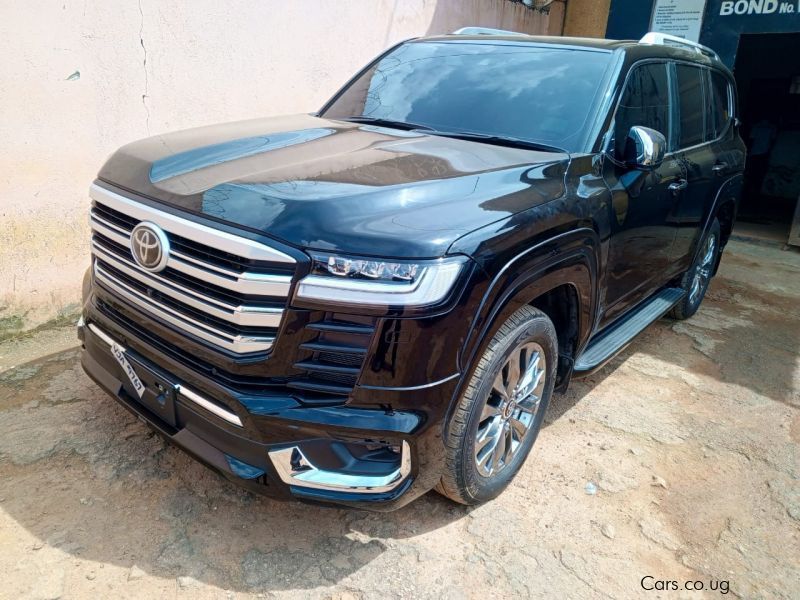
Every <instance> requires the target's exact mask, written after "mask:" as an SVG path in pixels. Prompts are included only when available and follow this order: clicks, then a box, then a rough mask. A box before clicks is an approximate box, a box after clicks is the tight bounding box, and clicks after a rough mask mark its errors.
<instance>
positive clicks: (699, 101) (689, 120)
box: [676, 64, 705, 148]
mask: <svg viewBox="0 0 800 600" xmlns="http://www.w3.org/2000/svg"><path fill="white" fill-rule="evenodd" d="M676 69H677V74H678V96H679V98H680V115H681V118H680V132H681V133H680V143H679V146H680V147H681V148H688V147H689V146H694V145H696V144H701V143H703V140H704V131H703V128H704V127H705V125H704V121H703V116H704V113H705V106H704V104H703V71H702V69H699V68H697V67H692V66H689V65H681V64H678V65H676Z"/></svg>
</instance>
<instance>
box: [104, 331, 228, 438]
mask: <svg viewBox="0 0 800 600" xmlns="http://www.w3.org/2000/svg"><path fill="white" fill-rule="evenodd" d="M88 327H89V329H91V331H92V333H94V334H95V335H96V336H97V337H98V338H100V339H101V340H103V342H104V343H105V344H107V345H108V346H112V345H113V344H115V343H116V342H115V341H114V340H113V339H112V338H111V336H109V335H108V334H107V333H106V332H105V331H103V330H102V329H100V328H99V327H98V326H97V325H95V324H94V323H89V324H88ZM118 345H119V344H118ZM123 351H124V348H123ZM175 392H176V393H177V394H178V395H179V396H180V397H181V398H186V399H187V400H189V401H191V402H193V403H194V404H197V405H198V406H201V407H202V408H204V409H206V410H207V411H208V412H210V413H213V414H215V415H217V416H218V417H219V418H220V419H223V420H225V421H227V422H228V423H231V424H233V425H236V426H237V427H241V426H242V421H241V419H239V417H238V416H237V415H235V414H234V413H232V412H230V411H227V410H225V409H224V408H222V407H220V406H217V405H216V404H214V403H213V402H211V401H210V400H206V399H205V398H203V397H202V396H201V395H200V394H198V393H197V392H194V391H192V390H190V389H189V388H187V387H186V386H184V385H181V384H177V385H176V386H175Z"/></svg>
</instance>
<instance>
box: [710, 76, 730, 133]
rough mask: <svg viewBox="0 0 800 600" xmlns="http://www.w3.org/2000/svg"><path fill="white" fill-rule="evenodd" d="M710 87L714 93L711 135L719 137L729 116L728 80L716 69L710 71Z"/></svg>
mask: <svg viewBox="0 0 800 600" xmlns="http://www.w3.org/2000/svg"><path fill="white" fill-rule="evenodd" d="M711 89H712V92H713V94H714V96H713V97H714V127H713V136H714V137H715V138H716V137H719V136H720V135H721V134H722V131H723V130H724V129H725V126H726V125H727V124H728V121H729V120H730V118H731V109H730V98H729V96H728V80H727V79H726V78H725V76H724V75H722V74H721V73H718V72H717V71H711Z"/></svg>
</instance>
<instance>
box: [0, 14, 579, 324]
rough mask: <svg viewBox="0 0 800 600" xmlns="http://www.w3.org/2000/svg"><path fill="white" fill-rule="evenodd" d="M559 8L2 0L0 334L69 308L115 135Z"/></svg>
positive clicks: (317, 94)
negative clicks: (424, 42)
mask: <svg viewBox="0 0 800 600" xmlns="http://www.w3.org/2000/svg"><path fill="white" fill-rule="evenodd" d="M562 21H563V5H562V4H561V3H560V2H559V3H556V4H555V5H553V6H552V7H551V8H550V9H549V14H543V13H542V12H540V11H537V10H531V9H528V8H525V7H523V6H522V5H520V4H515V3H511V2H508V1H507V0H438V1H436V0H338V1H336V2H330V1H327V2H326V1H323V0H306V1H304V2H296V1H289V2H287V1H285V0H260V1H259V2H253V1H252V0H242V1H238V2H224V3H223V2H217V1H214V0H192V1H191V2H190V1H188V0H186V1H185V2H165V1H163V0H162V1H158V0H139V2H138V3H137V2H135V1H132V0H129V1H122V0H105V1H103V2H84V1H81V2H74V1H71V0H61V1H58V2H55V1H49V2H48V1H43V0H39V1H36V0H29V1H27V2H18V1H16V0H0V56H2V57H3V59H2V63H3V66H2V77H0V140H2V142H0V173H2V175H1V176H0V197H1V198H2V200H1V201H0V339H1V338H2V337H4V336H8V335H10V334H12V333H13V332H15V331H18V330H21V329H25V328H29V327H31V326H34V325H37V324H39V323H42V322H43V321H45V320H47V319H51V318H53V317H55V316H57V315H58V314H65V313H74V312H75V309H76V308H77V304H76V303H77V302H78V296H79V285H80V280H81V276H82V273H83V271H84V269H85V268H86V267H87V266H88V263H89V254H88V226H87V210H88V204H89V203H88V197H87V193H86V192H87V188H88V186H89V183H90V182H91V181H92V180H93V178H94V176H95V174H96V172H97V169H98V168H99V167H100V165H101V164H102V162H103V161H104V159H105V158H106V156H108V154H109V153H111V152H112V151H113V150H114V149H115V148H117V147H118V146H120V145H122V144H123V143H126V142H129V141H131V140H134V139H137V138H141V137H145V136H148V135H152V134H157V133H159V132H164V131H168V130H175V129H182V128H187V127H193V126H197V125H203V124H209V123H214V122H219V121H230V120H236V119H244V118H250V117H256V116H261V115H276V114H282V113H298V112H309V111H313V110H316V109H317V108H319V107H320V105H321V104H322V103H323V102H324V101H325V100H326V99H327V98H328V97H329V96H330V95H331V94H332V93H333V92H334V91H335V90H336V89H337V88H338V87H339V86H340V85H341V84H342V83H344V82H345V81H346V80H347V79H348V77H349V76H350V75H352V74H353V73H354V72H355V71H356V70H357V69H359V68H360V67H361V66H363V65H364V64H365V63H367V62H368V61H369V60H370V59H371V58H372V57H374V56H375V55H376V54H378V53H379V52H380V51H382V50H383V49H385V48H386V47H387V46H389V45H391V44H393V43H394V42H396V41H399V40H401V39H404V38H408V37H414V36H420V35H425V34H428V33H442V32H449V31H452V30H454V29H456V28H458V27H462V26H464V25H483V26H488V27H502V28H508V29H515V30H518V31H525V32H530V33H551V34H558V33H560V32H561V27H562Z"/></svg>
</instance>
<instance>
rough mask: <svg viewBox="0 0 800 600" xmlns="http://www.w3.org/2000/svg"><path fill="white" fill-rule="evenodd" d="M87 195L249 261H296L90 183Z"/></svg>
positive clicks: (285, 255)
mask: <svg viewBox="0 0 800 600" xmlns="http://www.w3.org/2000/svg"><path fill="white" fill-rule="evenodd" d="M89 195H90V196H91V197H92V199H93V200H96V201H97V202H99V203H100V204H104V205H106V206H110V207H111V208H113V209H114V210H117V211H119V212H121V213H124V214H126V215H128V216H130V217H133V218H135V219H139V220H140V221H150V222H151V223H155V224H156V225H158V226H159V227H161V228H162V229H163V230H164V231H166V232H168V233H174V234H175V235H179V236H183V237H185V238H187V239H190V240H199V239H202V243H203V244H207V245H209V246H211V247H213V248H218V249H219V250H222V251H224V252H229V253H231V254H235V255H236V256H240V257H242V258H247V259H251V260H263V261H269V262H275V263H283V264H287V265H293V264H295V262H296V261H295V260H294V259H293V258H292V257H291V256H289V255H288V254H284V253H283V252H281V251H280V250H276V249H275V248H270V247H269V246H265V245H264V244H260V243H258V242H254V241H253V240H249V239H247V238H243V237H239V236H235V235H233V234H230V233H227V232H225V231H220V230H219V229H214V228H212V227H207V226H206V225H201V224H200V223H195V222H194V221H190V220H189V219H184V218H183V217H178V216H176V215H172V214H169V213H166V212H164V211H160V210H156V209H154V208H151V207H149V206H147V205H145V204H140V203H139V202H135V201H133V200H130V199H128V198H125V197H124V196H120V195H119V194H117V193H115V192H112V191H110V190H107V189H105V188H102V187H100V186H99V185H97V184H96V183H95V184H92V186H91V187H90V188H89Z"/></svg>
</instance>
